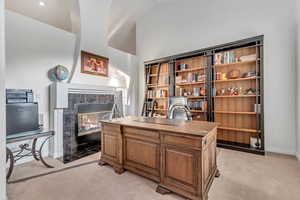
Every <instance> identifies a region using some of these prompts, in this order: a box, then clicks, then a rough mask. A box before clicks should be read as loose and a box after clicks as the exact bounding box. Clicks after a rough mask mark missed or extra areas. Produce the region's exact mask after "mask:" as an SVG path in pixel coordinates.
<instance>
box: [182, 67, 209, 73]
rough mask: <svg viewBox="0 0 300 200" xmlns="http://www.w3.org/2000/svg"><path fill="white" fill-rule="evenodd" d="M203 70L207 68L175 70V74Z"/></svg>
mask: <svg viewBox="0 0 300 200" xmlns="http://www.w3.org/2000/svg"><path fill="white" fill-rule="evenodd" d="M205 69H207V67H195V68H191V69H183V70H176V73H186V72H194V71H201V70H205Z"/></svg>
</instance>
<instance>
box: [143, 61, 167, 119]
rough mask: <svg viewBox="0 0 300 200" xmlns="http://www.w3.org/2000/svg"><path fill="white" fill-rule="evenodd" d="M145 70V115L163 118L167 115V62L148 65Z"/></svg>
mask: <svg viewBox="0 0 300 200" xmlns="http://www.w3.org/2000/svg"><path fill="white" fill-rule="evenodd" d="M146 71H147V73H146V80H147V83H146V94H145V99H146V101H145V104H146V105H145V107H146V108H145V109H146V110H147V112H146V115H147V116H148V115H151V116H152V117H161V118H165V117H166V116H167V109H168V100H169V87H170V84H169V64H168V63H159V64H155V65H149V66H147V70H146Z"/></svg>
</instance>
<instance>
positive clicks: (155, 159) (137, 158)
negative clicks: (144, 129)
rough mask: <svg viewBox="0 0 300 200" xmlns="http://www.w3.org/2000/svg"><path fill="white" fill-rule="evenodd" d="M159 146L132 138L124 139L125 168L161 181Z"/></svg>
mask: <svg viewBox="0 0 300 200" xmlns="http://www.w3.org/2000/svg"><path fill="white" fill-rule="evenodd" d="M159 146H160V145H159V144H157V143H153V142H150V141H146V140H139V139H135V138H131V137H126V136H125V139H124V164H125V168H127V169H130V170H132V171H135V172H136V173H139V174H141V175H143V176H147V177H148V178H151V179H153V180H155V181H159V178H160V173H159V168H160V157H159V153H160V148H159Z"/></svg>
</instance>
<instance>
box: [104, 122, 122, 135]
mask: <svg viewBox="0 0 300 200" xmlns="http://www.w3.org/2000/svg"><path fill="white" fill-rule="evenodd" d="M102 129H103V132H106V133H111V134H113V133H115V134H119V133H120V132H121V128H120V126H119V125H114V124H106V123H104V124H102Z"/></svg>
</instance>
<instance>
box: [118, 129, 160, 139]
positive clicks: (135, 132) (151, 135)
mask: <svg viewBox="0 0 300 200" xmlns="http://www.w3.org/2000/svg"><path fill="white" fill-rule="evenodd" d="M123 133H124V135H125V137H131V138H135V139H140V140H146V141H149V142H154V143H159V132H158V131H155V130H147V129H139V128H132V127H124V128H123Z"/></svg>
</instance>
